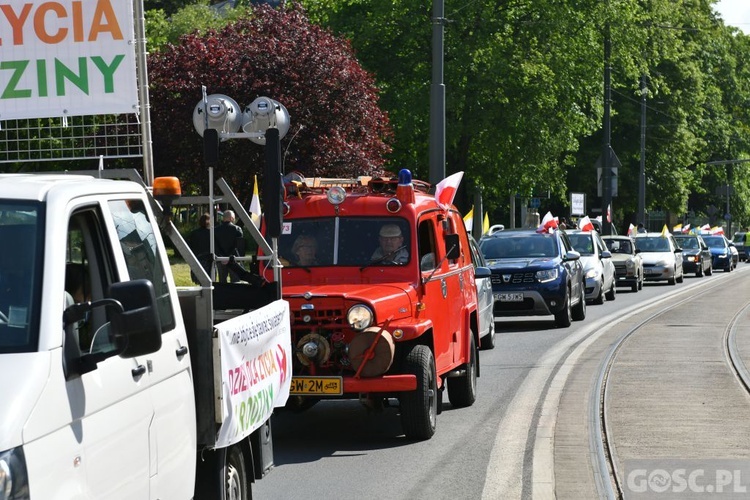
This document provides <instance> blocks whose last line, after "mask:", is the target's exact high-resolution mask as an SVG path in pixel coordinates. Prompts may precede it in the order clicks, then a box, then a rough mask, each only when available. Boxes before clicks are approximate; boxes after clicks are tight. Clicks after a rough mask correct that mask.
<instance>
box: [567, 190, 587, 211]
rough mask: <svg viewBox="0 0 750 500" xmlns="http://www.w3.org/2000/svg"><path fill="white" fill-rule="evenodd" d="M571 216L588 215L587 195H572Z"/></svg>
mask: <svg viewBox="0 0 750 500" xmlns="http://www.w3.org/2000/svg"><path fill="white" fill-rule="evenodd" d="M570 215H586V195H585V194H584V193H570Z"/></svg>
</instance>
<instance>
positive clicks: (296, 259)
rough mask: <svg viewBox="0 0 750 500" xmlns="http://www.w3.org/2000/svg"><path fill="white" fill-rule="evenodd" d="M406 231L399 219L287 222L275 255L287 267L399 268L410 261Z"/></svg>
mask: <svg viewBox="0 0 750 500" xmlns="http://www.w3.org/2000/svg"><path fill="white" fill-rule="evenodd" d="M409 227H410V226H409V223H408V222H407V221H406V220H405V219H403V218H400V217H337V218H323V219H293V220H288V219H287V220H284V231H283V232H282V234H281V237H280V238H279V255H280V256H281V258H283V259H284V260H285V261H286V262H288V264H287V265H286V266H287V267H303V268H311V267H319V266H356V267H363V266H368V265H373V266H402V265H405V264H407V263H408V262H409V260H410V254H411V252H410V248H411V232H410V231H409Z"/></svg>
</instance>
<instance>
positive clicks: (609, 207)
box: [607, 205, 612, 222]
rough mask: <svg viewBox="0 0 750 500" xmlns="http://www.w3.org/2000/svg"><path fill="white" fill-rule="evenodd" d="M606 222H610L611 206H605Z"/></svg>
mask: <svg viewBox="0 0 750 500" xmlns="http://www.w3.org/2000/svg"><path fill="white" fill-rule="evenodd" d="M607 222H612V205H607Z"/></svg>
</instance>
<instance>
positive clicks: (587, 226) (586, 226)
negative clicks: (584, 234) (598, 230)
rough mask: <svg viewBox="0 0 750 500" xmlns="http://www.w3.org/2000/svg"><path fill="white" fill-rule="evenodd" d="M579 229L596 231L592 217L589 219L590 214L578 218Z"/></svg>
mask: <svg viewBox="0 0 750 500" xmlns="http://www.w3.org/2000/svg"><path fill="white" fill-rule="evenodd" d="M578 229H580V230H581V231H594V230H595V228H594V224H593V223H592V222H591V219H589V216H588V215H585V216H583V217H581V218H580V219H578Z"/></svg>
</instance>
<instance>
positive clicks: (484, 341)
mask: <svg viewBox="0 0 750 500" xmlns="http://www.w3.org/2000/svg"><path fill="white" fill-rule="evenodd" d="M494 348H495V320H494V319H493V320H492V324H491V325H490V333H488V334H487V335H485V336H484V337H482V338H481V339H479V349H480V350H482V351H484V350H490V349H494Z"/></svg>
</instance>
